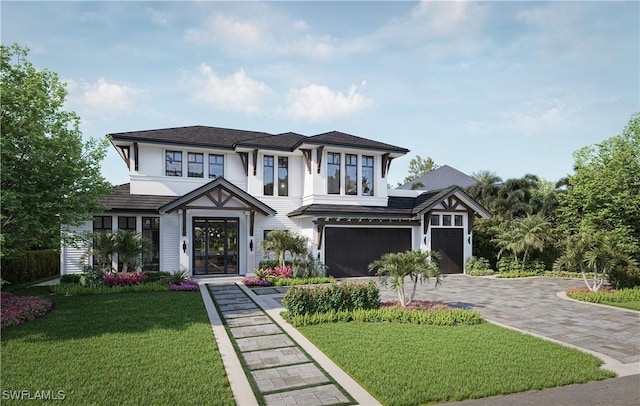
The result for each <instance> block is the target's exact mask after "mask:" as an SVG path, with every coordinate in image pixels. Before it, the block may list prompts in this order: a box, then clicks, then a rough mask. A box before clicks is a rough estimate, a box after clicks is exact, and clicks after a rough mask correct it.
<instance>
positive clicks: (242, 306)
mask: <svg viewBox="0 0 640 406" xmlns="http://www.w3.org/2000/svg"><path fill="white" fill-rule="evenodd" d="M219 307H220V311H221V312H223V313H224V312H228V311H230V310H253V309H258V306H256V304H255V303H253V302H244V303H237V302H236V303H227V304H221V305H219Z"/></svg>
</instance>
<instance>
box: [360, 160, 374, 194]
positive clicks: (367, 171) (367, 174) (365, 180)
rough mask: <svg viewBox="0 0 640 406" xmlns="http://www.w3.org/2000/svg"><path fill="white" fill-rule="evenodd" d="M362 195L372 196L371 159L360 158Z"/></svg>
mask: <svg viewBox="0 0 640 406" xmlns="http://www.w3.org/2000/svg"><path fill="white" fill-rule="evenodd" d="M362 195H363V196H373V157H372V156H367V155H363V156H362Z"/></svg>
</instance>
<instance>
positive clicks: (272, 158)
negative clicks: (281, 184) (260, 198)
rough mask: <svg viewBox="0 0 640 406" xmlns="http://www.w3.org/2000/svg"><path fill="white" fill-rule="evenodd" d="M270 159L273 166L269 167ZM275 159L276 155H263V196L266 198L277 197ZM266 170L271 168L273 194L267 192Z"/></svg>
mask: <svg viewBox="0 0 640 406" xmlns="http://www.w3.org/2000/svg"><path fill="white" fill-rule="evenodd" d="M268 158H270V161H271V165H267V159H268ZM275 162H276V161H275V157H274V155H263V156H262V194H263V195H264V196H275V190H274V189H275V167H274V165H275ZM266 168H271V182H270V183H271V193H268V192H267V181H266V180H267V170H266Z"/></svg>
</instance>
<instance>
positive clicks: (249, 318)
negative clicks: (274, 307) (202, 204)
mask: <svg viewBox="0 0 640 406" xmlns="http://www.w3.org/2000/svg"><path fill="white" fill-rule="evenodd" d="M207 287H208V289H209V291H210V292H211V295H212V296H213V299H214V301H215V303H216V305H217V308H218V310H219V312H220V313H221V315H222V318H223V319H224V321H225V323H226V325H227V327H228V331H229V332H230V337H231V339H232V340H233V341H234V342H235V348H236V351H237V353H238V355H239V357H240V358H241V359H242V360H243V362H244V364H245V366H246V367H247V368H248V369H249V370H250V371H251V375H250V379H251V380H252V381H253V385H254V388H256V389H257V393H256V395H257V397H258V398H259V397H262V398H263V399H264V403H265V404H266V405H268V406H279V405H287V406H288V405H309V406H314V405H345V404H354V403H355V402H354V400H353V399H352V398H351V397H350V396H349V395H348V394H347V393H346V391H345V390H344V389H343V388H341V387H340V386H339V385H337V384H336V383H334V382H333V380H332V378H331V377H330V376H329V375H328V374H327V373H326V372H325V371H324V370H323V369H321V368H320V366H319V365H318V364H317V363H316V362H314V360H313V359H312V358H311V357H310V356H309V355H308V354H307V353H306V352H305V351H304V350H303V349H302V348H301V346H300V345H298V344H297V343H296V342H294V341H293V340H292V339H291V337H289V336H288V335H287V334H286V333H285V332H284V331H283V330H282V328H280V326H278V325H277V324H276V323H274V322H273V320H272V319H271V318H270V317H269V316H268V315H267V314H266V313H265V312H264V311H263V310H262V309H261V308H260V307H259V306H258V305H257V304H256V303H255V302H254V301H253V300H251V299H250V298H249V297H248V296H247V294H246V293H245V292H244V291H243V290H242V289H241V288H240V287H239V286H238V285H236V284H234V283H227V284H210V285H207ZM276 293H278V292H276Z"/></svg>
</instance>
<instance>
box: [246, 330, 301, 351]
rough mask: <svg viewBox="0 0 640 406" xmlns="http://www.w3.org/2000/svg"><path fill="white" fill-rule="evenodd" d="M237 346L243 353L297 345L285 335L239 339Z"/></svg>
mask: <svg viewBox="0 0 640 406" xmlns="http://www.w3.org/2000/svg"><path fill="white" fill-rule="evenodd" d="M236 344H238V348H240V351H242V352H247V351H256V350H267V349H270V348H279V347H291V346H293V345H295V343H294V342H293V341H291V339H290V338H289V337H287V336H286V335H285V334H275V335H270V336H259V337H249V338H239V339H236Z"/></svg>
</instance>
